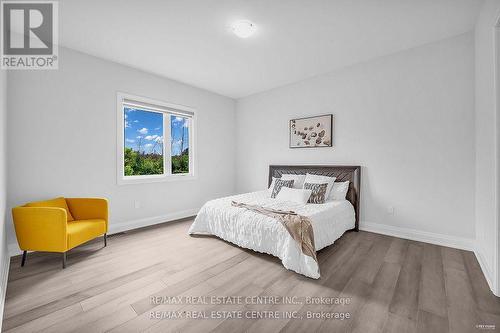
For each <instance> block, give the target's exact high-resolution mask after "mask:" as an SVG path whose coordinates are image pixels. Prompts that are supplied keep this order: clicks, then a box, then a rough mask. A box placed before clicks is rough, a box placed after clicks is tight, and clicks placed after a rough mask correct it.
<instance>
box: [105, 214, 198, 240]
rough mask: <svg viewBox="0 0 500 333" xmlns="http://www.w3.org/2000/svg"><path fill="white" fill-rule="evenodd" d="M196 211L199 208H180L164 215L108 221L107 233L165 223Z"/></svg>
mask: <svg viewBox="0 0 500 333" xmlns="http://www.w3.org/2000/svg"><path fill="white" fill-rule="evenodd" d="M198 212H199V209H187V210H182V211H179V212H175V213H170V214H165V215H160V216H152V217H146V218H143V219H139V220H134V221H127V222H122V223H110V224H109V230H108V234H109V235H112V234H116V233H119V232H124V231H129V230H134V229H138V228H142V227H148V226H150V225H155V224H160V223H165V222H172V221H175V220H179V219H183V218H186V217H191V216H194V215H196V214H198Z"/></svg>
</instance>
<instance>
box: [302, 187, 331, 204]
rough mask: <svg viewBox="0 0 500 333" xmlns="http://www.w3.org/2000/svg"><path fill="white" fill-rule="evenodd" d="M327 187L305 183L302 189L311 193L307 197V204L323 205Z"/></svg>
mask: <svg viewBox="0 0 500 333" xmlns="http://www.w3.org/2000/svg"><path fill="white" fill-rule="evenodd" d="M327 187H328V183H325V184H311V183H305V184H304V189H306V190H311V191H312V193H311V196H310V197H309V200H308V201H307V202H308V203H313V204H322V203H325V199H326V189H327Z"/></svg>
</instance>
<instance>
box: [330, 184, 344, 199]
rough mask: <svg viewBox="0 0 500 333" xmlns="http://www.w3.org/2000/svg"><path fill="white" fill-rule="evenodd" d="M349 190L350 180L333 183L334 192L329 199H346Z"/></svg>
mask: <svg viewBox="0 0 500 333" xmlns="http://www.w3.org/2000/svg"><path fill="white" fill-rule="evenodd" d="M348 190H349V181H345V182H335V183H333V187H332V192H330V196H329V197H328V200H345V196H346V195H347V191H348Z"/></svg>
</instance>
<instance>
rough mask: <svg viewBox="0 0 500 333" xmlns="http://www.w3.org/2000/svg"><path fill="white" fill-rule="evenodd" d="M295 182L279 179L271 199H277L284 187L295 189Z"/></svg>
mask: <svg viewBox="0 0 500 333" xmlns="http://www.w3.org/2000/svg"><path fill="white" fill-rule="evenodd" d="M293 182H294V180H293V179H291V180H281V179H278V178H277V179H276V182H275V183H274V188H273V192H272V193H271V198H276V196H277V195H278V193H279V192H280V190H281V188H282V187H293Z"/></svg>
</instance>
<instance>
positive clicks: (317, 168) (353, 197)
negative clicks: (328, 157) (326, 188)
mask: <svg viewBox="0 0 500 333" xmlns="http://www.w3.org/2000/svg"><path fill="white" fill-rule="evenodd" d="M284 173H291V174H296V175H305V174H306V173H311V174H315V175H323V176H329V177H336V178H337V179H336V182H345V181H349V190H348V191H347V196H346V198H347V200H349V201H350V202H351V203H352V205H353V206H354V211H355V212H356V225H355V227H354V230H356V231H358V230H359V206H360V201H359V195H360V189H361V167H360V166H356V165H270V166H269V182H268V186H270V185H271V182H272V180H273V177H277V178H279V177H281V175H282V174H284Z"/></svg>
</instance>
